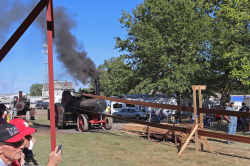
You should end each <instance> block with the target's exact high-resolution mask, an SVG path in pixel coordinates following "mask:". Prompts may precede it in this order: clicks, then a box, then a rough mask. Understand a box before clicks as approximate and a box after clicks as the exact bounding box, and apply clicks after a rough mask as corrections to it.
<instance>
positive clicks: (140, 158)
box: [34, 129, 250, 166]
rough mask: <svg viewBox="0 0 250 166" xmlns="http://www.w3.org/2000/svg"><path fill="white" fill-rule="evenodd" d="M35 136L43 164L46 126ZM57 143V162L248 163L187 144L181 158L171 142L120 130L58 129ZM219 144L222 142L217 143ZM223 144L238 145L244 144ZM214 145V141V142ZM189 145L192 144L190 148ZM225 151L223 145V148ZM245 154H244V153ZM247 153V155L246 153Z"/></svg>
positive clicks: (78, 165)
mask: <svg viewBox="0 0 250 166" xmlns="http://www.w3.org/2000/svg"><path fill="white" fill-rule="evenodd" d="M35 137H36V139H37V142H36V144H35V146H34V153H35V158H36V159H37V161H38V163H39V165H46V163H47V160H48V154H49V151H50V137H49V132H48V131H47V130H44V129H43V130H39V131H38V132H37V133H36V134H35ZM57 144H63V155H62V156H63V157H62V162H61V163H60V166H69V165H74V166H85V165H86V166H128V165H130V166H142V165H143V166H176V165H181V166H203V165H204V166H208V165H209V166H218V165H220V166H236V165H237V166H238V165H249V163H250V160H249V159H242V158H239V157H232V156H229V155H218V154H211V153H207V152H198V153H196V152H195V151H194V149H193V148H192V147H193V145H190V146H189V148H187V149H186V151H185V152H184V154H183V156H182V157H181V158H178V157H177V149H176V148H175V146H174V145H169V144H166V143H156V142H150V141H147V140H144V139H142V138H139V137H137V136H133V135H128V134H125V133H122V132H119V131H107V132H86V133H63V132H61V131H60V132H57ZM218 144H222V143H218ZM237 144H238V143H236V144H233V145H226V146H227V149H228V151H227V150H226V151H227V152H228V153H229V154H231V153H230V147H228V146H231V148H233V149H234V148H236V147H241V149H242V148H243V149H244V148H245V150H248V151H249V148H250V146H249V145H247V147H246V146H245V144H241V145H240V144H238V145H237ZM239 145H240V146H239ZM213 146H214V145H213ZM190 147H191V148H190ZM224 151H225V149H224ZM243 156H247V155H243ZM248 156H249V157H250V155H249V153H248Z"/></svg>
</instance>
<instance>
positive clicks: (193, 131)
mask: <svg viewBox="0 0 250 166" xmlns="http://www.w3.org/2000/svg"><path fill="white" fill-rule="evenodd" d="M198 127H199V125H195V126H194V128H193V130H192V132H191V133H190V135H189V136H188V138H187V139H186V141H185V143H184V144H183V146H182V147H181V150H180V151H179V153H178V156H181V154H182V152H183V151H184V150H185V149H186V147H187V145H188V143H189V141H190V140H191V138H192V136H193V135H194V134H195V133H196V132H197V130H198Z"/></svg>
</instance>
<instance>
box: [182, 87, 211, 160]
mask: <svg viewBox="0 0 250 166" xmlns="http://www.w3.org/2000/svg"><path fill="white" fill-rule="evenodd" d="M192 89H193V116H194V125H193V129H192V131H191V133H190V135H189V136H188V138H187V139H186V141H185V143H184V144H183V146H182V147H181V150H180V151H179V153H178V156H180V155H181V154H182V152H183V151H184V150H185V148H186V147H187V145H188V143H189V141H190V140H191V138H192V136H193V135H195V150H196V151H198V150H199V141H200V142H201V150H203V149H204V147H203V144H206V145H207V147H208V149H210V147H209V144H208V142H207V140H206V139H205V137H200V139H199V136H198V129H199V128H203V127H204V125H203V114H200V121H199V119H198V116H197V103H196V91H197V90H198V91H199V94H198V95H199V108H202V94H201V90H205V89H206V86H204V85H203V86H202V85H193V86H192Z"/></svg>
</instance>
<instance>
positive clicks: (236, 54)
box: [210, 0, 250, 96]
mask: <svg viewBox="0 0 250 166" xmlns="http://www.w3.org/2000/svg"><path fill="white" fill-rule="evenodd" d="M213 5H214V6H216V7H217V10H215V11H214V13H213V14H214V17H213V20H212V33H211V34H212V35H211V38H210V44H211V54H210V56H211V57H210V58H211V61H210V64H211V66H210V72H211V75H212V77H211V78H210V84H213V86H214V88H215V89H216V90H218V91H220V92H221V93H222V94H223V96H228V95H229V94H231V93H232V91H242V90H246V91H245V93H246V92H247V91H248V90H247V89H249V88H250V45H249V41H250V27H249V25H250V22H249V21H250V3H249V2H248V0H226V1H218V3H217V4H213ZM214 80H216V81H214Z"/></svg>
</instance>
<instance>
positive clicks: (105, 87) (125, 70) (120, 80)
mask: <svg viewBox="0 0 250 166" xmlns="http://www.w3.org/2000/svg"><path fill="white" fill-rule="evenodd" d="M98 70H99V74H100V84H101V88H100V89H101V92H103V94H104V95H105V96H115V95H116V96H121V95H124V94H128V93H130V90H131V89H132V87H133V86H135V83H136V78H134V76H133V71H132V69H131V68H130V67H129V66H128V65H127V63H126V62H125V57H124V56H120V57H118V58H111V59H110V60H106V61H105V62H104V64H103V65H100V66H99V67H98Z"/></svg>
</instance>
